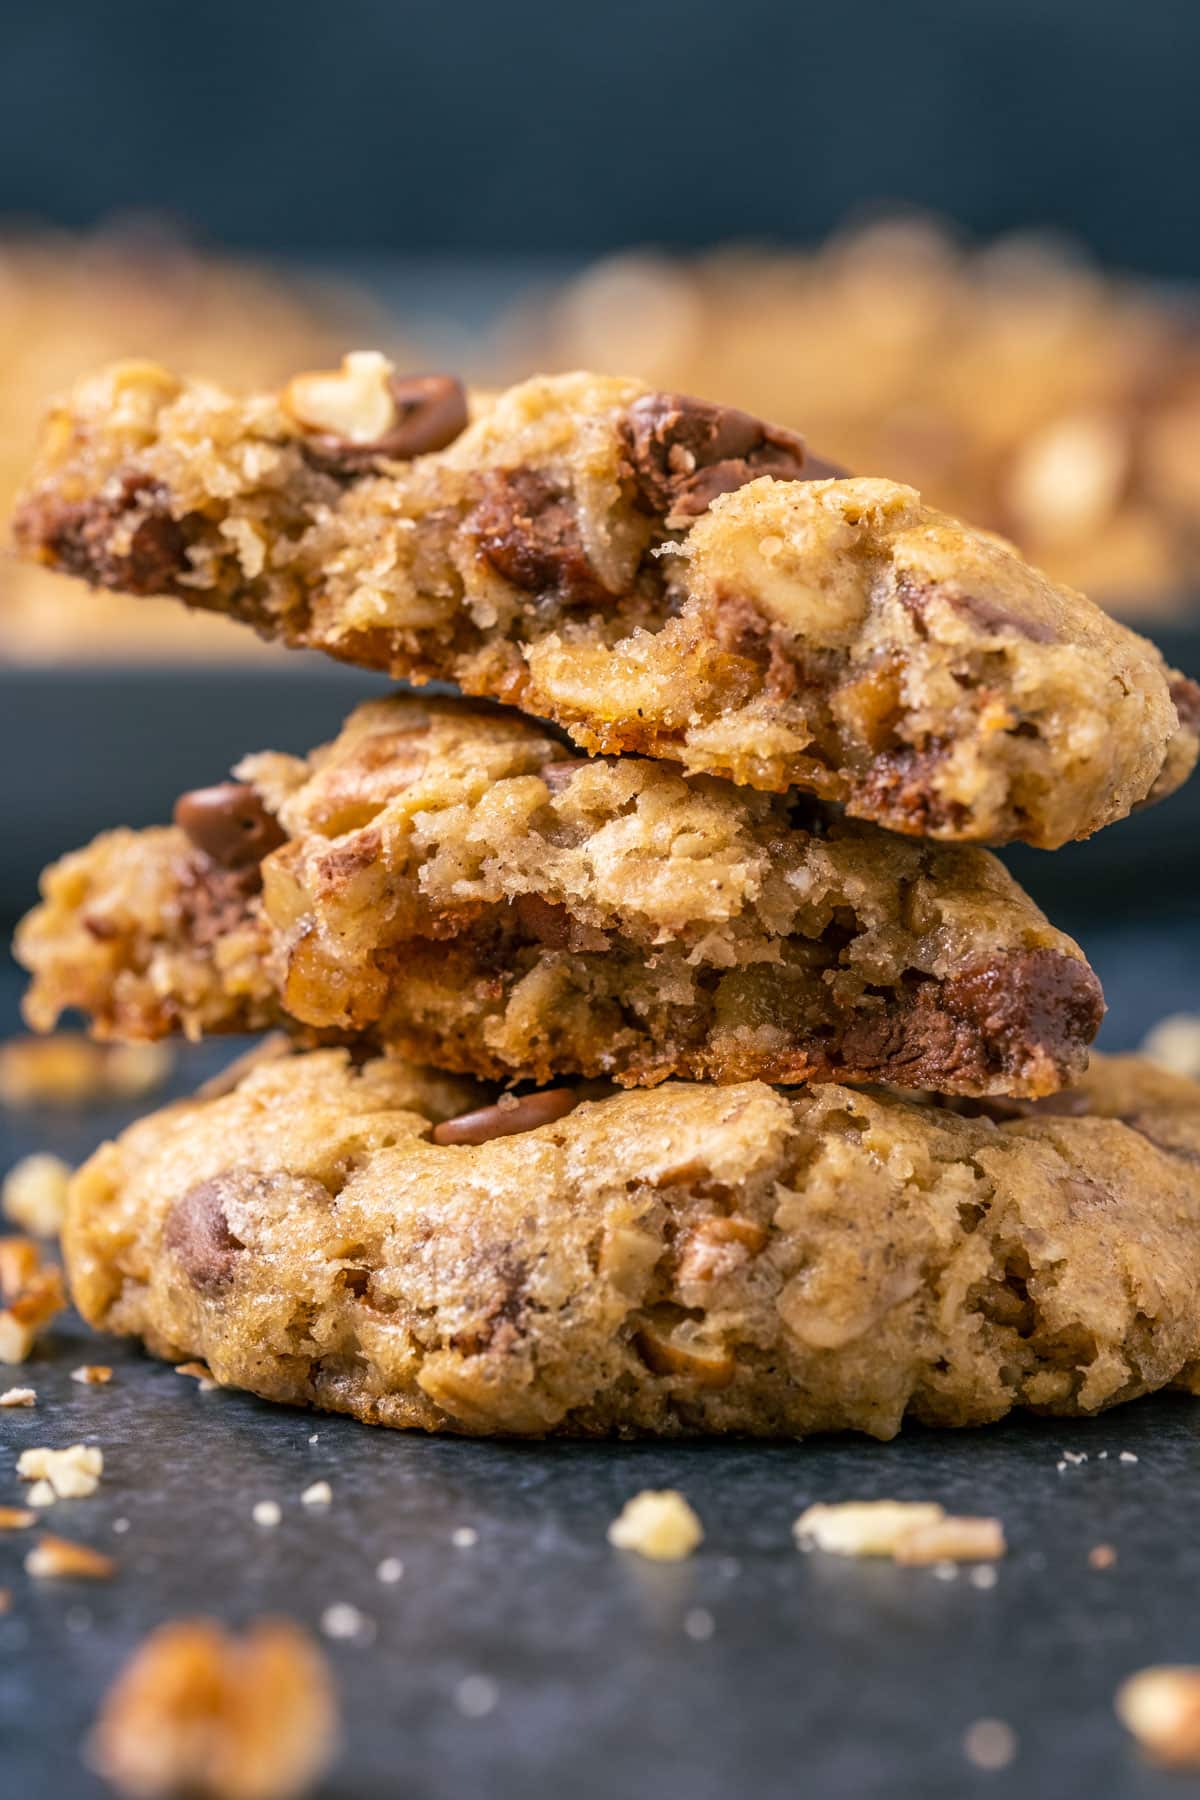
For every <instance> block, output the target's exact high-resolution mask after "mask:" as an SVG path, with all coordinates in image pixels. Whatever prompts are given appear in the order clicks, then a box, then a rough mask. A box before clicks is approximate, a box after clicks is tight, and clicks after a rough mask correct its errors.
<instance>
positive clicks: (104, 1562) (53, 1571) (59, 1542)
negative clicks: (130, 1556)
mask: <svg viewBox="0 0 1200 1800" xmlns="http://www.w3.org/2000/svg"><path fill="white" fill-rule="evenodd" d="M116 1568H117V1565H116V1563H115V1562H114V1561H113V1559H112V1557H111V1556H105V1555H104V1553H103V1551H101V1550H93V1549H91V1547H90V1546H89V1545H87V1544H76V1543H73V1542H72V1541H71V1539H70V1538H61V1537H54V1536H53V1534H52V1533H50V1532H47V1533H46V1534H45V1536H44V1537H40V1538H39V1539H38V1541H37V1543H36V1544H35V1546H34V1548H33V1549H32V1550H31V1551H30V1552H29V1555H28V1556H27V1557H26V1558H25V1571H26V1573H27V1574H29V1575H32V1576H34V1578H35V1579H36V1580H38V1581H44V1580H53V1579H55V1578H58V1577H61V1578H63V1579H69V1578H70V1577H72V1576H82V1577H83V1579H84V1580H86V1581H108V1580H109V1579H110V1577H111V1576H113V1575H114V1574H115V1573H116Z"/></svg>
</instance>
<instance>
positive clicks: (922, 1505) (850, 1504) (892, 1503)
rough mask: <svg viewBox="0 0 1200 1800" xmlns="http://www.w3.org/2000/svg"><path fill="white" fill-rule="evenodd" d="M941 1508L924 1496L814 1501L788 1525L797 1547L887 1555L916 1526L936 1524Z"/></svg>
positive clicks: (841, 1553)
mask: <svg viewBox="0 0 1200 1800" xmlns="http://www.w3.org/2000/svg"><path fill="white" fill-rule="evenodd" d="M945 1516H946V1512H945V1508H944V1507H941V1506H938V1505H937V1504H936V1503H935V1502H933V1501H926V1500H840V1501H837V1502H836V1503H833V1504H827V1503H825V1502H821V1501H818V1502H817V1503H816V1504H815V1505H813V1506H809V1507H806V1508H805V1510H804V1511H803V1512H802V1513H801V1514H800V1517H799V1518H798V1519H797V1520H796V1521H795V1523H794V1524H793V1526H792V1536H793V1537H794V1538H795V1540H796V1545H797V1548H798V1549H809V1548H811V1547H813V1546H814V1545H815V1547H816V1548H817V1549H818V1550H826V1551H828V1552H829V1553H830V1555H832V1556H891V1555H892V1554H893V1552H894V1551H895V1548H896V1545H897V1544H898V1543H899V1542H900V1540H901V1539H902V1538H903V1537H905V1536H906V1535H907V1534H908V1533H909V1532H912V1531H915V1530H916V1529H917V1528H918V1527H919V1526H927V1525H937V1524H939V1523H940V1522H941V1520H943V1519H944V1518H945Z"/></svg>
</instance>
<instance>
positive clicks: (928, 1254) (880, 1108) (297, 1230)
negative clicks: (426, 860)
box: [64, 1050, 1200, 1438]
mask: <svg viewBox="0 0 1200 1800" xmlns="http://www.w3.org/2000/svg"><path fill="white" fill-rule="evenodd" d="M988 1104H989V1107H990V1110H991V1112H992V1114H993V1115H995V1116H988V1115H987V1114H986V1113H984V1114H980V1113H978V1112H977V1113H976V1116H966V1115H965V1114H963V1113H960V1112H957V1111H954V1110H951V1109H949V1108H946V1107H944V1106H941V1105H938V1104H935V1103H933V1102H932V1101H930V1100H929V1099H921V1098H914V1097H911V1096H910V1097H904V1096H902V1095H899V1094H896V1093H894V1092H892V1093H889V1092H885V1091H875V1092H863V1091H858V1090H854V1089H850V1088H843V1087H832V1086H830V1087H824V1088H812V1089H799V1090H795V1091H792V1092H788V1091H786V1090H779V1089H775V1088H771V1087H768V1086H766V1085H765V1084H763V1083H761V1082H748V1083H744V1084H740V1085H737V1086H733V1087H726V1088H720V1087H714V1086H712V1085H707V1084H706V1085H689V1084H674V1083H672V1084H669V1085H666V1086H663V1087H660V1088H657V1089H654V1090H653V1091H651V1092H647V1091H645V1090H638V1091H635V1092H632V1093H624V1094H619V1095H615V1096H611V1097H608V1098H602V1099H596V1100H583V1101H582V1102H580V1103H578V1104H575V1096H574V1095H573V1094H572V1093H570V1092H563V1091H561V1090H559V1091H557V1092H556V1091H553V1090H550V1091H547V1090H542V1091H541V1092H539V1093H535V1094H533V1095H530V1096H528V1097H526V1098H524V1099H515V1098H513V1097H511V1096H509V1097H508V1098H507V1099H502V1100H500V1101H499V1102H498V1103H491V1104H489V1103H488V1102H487V1100H486V1098H485V1097H481V1096H480V1095H479V1094H478V1093H476V1092H472V1090H471V1089H470V1087H469V1085H467V1084H461V1083H458V1084H456V1083H455V1082H453V1081H452V1080H449V1079H447V1078H437V1077H431V1076H428V1075H422V1074H421V1073H420V1072H419V1071H415V1070H414V1069H413V1068H412V1067H411V1066H410V1065H408V1064H406V1063H404V1062H401V1061H399V1060H396V1059H378V1060H375V1061H369V1062H366V1063H365V1064H362V1065H356V1064H355V1063H354V1062H352V1060H351V1059H350V1057H349V1055H348V1053H347V1052H346V1051H344V1050H325V1051H315V1052H311V1053H309V1054H307V1055H301V1056H297V1057H294V1058H291V1059H287V1060H284V1061H275V1062H271V1063H266V1064H263V1065H261V1066H259V1067H256V1068H252V1069H251V1070H250V1072H249V1073H248V1074H245V1075H244V1076H243V1077H242V1079H241V1081H240V1084H239V1085H238V1086H237V1087H236V1088H235V1089H234V1090H233V1091H232V1092H230V1093H228V1094H227V1095H226V1096H225V1097H223V1098H219V1099H210V1100H197V1101H191V1102H184V1103H182V1104H179V1105H176V1106H173V1107H169V1108H167V1109H166V1110H165V1111H163V1112H160V1113H157V1114H155V1115H153V1116H152V1117H150V1118H147V1119H144V1120H142V1121H141V1122H140V1123H139V1124H136V1125H134V1126H132V1127H131V1128H130V1129H129V1130H128V1131H127V1132H125V1133H124V1135H123V1136H122V1137H121V1138H120V1139H119V1140H118V1141H117V1142H116V1143H112V1144H106V1145H105V1146H103V1147H102V1148H101V1149H100V1150H99V1151H98V1152H97V1153H96V1155H95V1156H93V1157H92V1159H91V1161H90V1162H88V1163H87V1164H86V1165H85V1166H84V1167H83V1169H82V1170H81V1171H80V1172H79V1173H78V1174H77V1176H76V1177H75V1179H74V1181H73V1184H72V1187H71V1192H70V1197H69V1201H68V1212H67V1222H66V1229H65V1236H64V1249H65V1253H66V1259H67V1265H68V1270H69V1274H70V1279H71V1283H72V1288H73V1292H74V1295H75V1299H76V1301H77V1303H78V1305H79V1307H80V1309H81V1311H82V1312H83V1313H84V1315H85V1317H86V1318H87V1319H88V1320H89V1321H90V1322H91V1323H92V1324H94V1325H97V1326H99V1327H101V1328H103V1329H105V1330H108V1331H112V1332H118V1333H126V1334H131V1335H133V1336H137V1337H141V1338H143V1339H144V1340H145V1342H146V1344H147V1345H148V1346H149V1348H150V1349H151V1350H153V1351H154V1352H155V1353H156V1354H158V1355H160V1356H165V1357H167V1358H170V1359H171V1360H173V1361H176V1362H178V1361H180V1360H183V1359H185V1358H193V1357H198V1358H203V1359H204V1361H205V1362H206V1363H207V1364H208V1366H209V1368H210V1369H211V1370H212V1371H213V1374H214V1375H215V1376H216V1378H217V1379H218V1380H219V1381H221V1382H223V1383H225V1384H226V1385H228V1386H231V1387H243V1388H248V1389H250V1390H251V1391H252V1392H253V1393H256V1394H260V1395H262V1396H263V1397H264V1398H267V1399H273V1400H281V1401H287V1402H292V1403H297V1404H306V1405H313V1406H318V1407H323V1408H326V1409H328V1410H332V1411H336V1412H347V1413H351V1414H353V1415H354V1416H355V1417H357V1418H359V1419H363V1420H366V1421H368V1422H370V1423H375V1424H384V1425H393V1426H417V1427H422V1428H424V1429H426V1430H430V1431H434V1430H445V1431H457V1432H468V1433H480V1434H483V1433H517V1434H524V1435H530V1436H541V1435H543V1434H546V1433H552V1432H555V1433H557V1432H562V1433H571V1434H582V1435H592V1434H601V1433H611V1432H624V1433H643V1432H645V1433H657V1434H661V1435H664V1436H673V1435H681V1434H691V1433H705V1432H751V1433H755V1434H758V1435H764V1436H789V1437H795V1436H798V1435H801V1434H805V1433H808V1432H815V1431H832V1430H842V1429H854V1430H859V1431H865V1432H869V1433H871V1434H872V1435H874V1436H875V1437H879V1438H888V1437H891V1436H892V1435H893V1434H894V1433H895V1432H896V1431H897V1430H898V1429H899V1428H900V1426H901V1424H902V1422H903V1421H904V1420H905V1419H914V1420H919V1421H921V1422H923V1423H925V1424H929V1425H976V1424H982V1423H984V1422H985V1421H988V1420H993V1419H998V1418H1001V1417H1002V1416H1003V1415H1004V1414H1005V1413H1007V1412H1008V1411H1009V1410H1010V1409H1011V1408H1013V1407H1029V1408H1033V1409H1036V1410H1038V1411H1042V1412H1050V1413H1055V1414H1063V1415H1067V1414H1078V1413H1094V1412H1096V1411H1098V1410H1099V1409H1100V1408H1102V1407H1107V1406H1111V1405H1114V1404H1115V1403H1116V1402H1118V1401H1123V1400H1129V1399H1132V1398H1134V1396H1136V1395H1139V1394H1144V1393H1148V1392H1150V1391H1151V1390H1153V1389H1155V1388H1160V1387H1163V1386H1166V1385H1168V1384H1170V1383H1173V1382H1180V1383H1183V1384H1185V1385H1186V1384H1189V1383H1192V1382H1194V1381H1195V1379H1196V1376H1197V1373H1198V1371H1200V1365H1198V1364H1197V1358H1198V1357H1200V1312H1198V1310H1197V1307H1196V1303H1195V1296H1196V1286H1197V1281H1198V1279H1200V1087H1197V1086H1196V1085H1195V1084H1194V1083H1192V1082H1189V1081H1186V1080H1184V1079H1182V1078H1181V1077H1178V1076H1173V1075H1168V1074H1166V1073H1164V1072H1162V1071H1159V1070H1156V1069H1154V1068H1152V1067H1151V1066H1150V1065H1148V1064H1146V1063H1144V1062H1142V1061H1140V1060H1138V1059H1136V1058H1118V1059H1105V1058H1097V1059H1096V1062H1095V1064H1094V1066H1093V1068H1092V1069H1091V1071H1090V1072H1089V1074H1088V1076H1087V1077H1086V1079H1085V1081H1084V1083H1083V1084H1082V1086H1081V1088H1080V1089H1079V1090H1078V1091H1077V1092H1075V1093H1073V1094H1071V1095H1070V1096H1064V1097H1061V1098H1060V1099H1059V1100H1058V1101H1057V1102H1056V1103H1049V1102H1043V1103H1042V1106H1041V1107H1040V1108H1039V1107H1036V1106H1029V1107H1026V1108H1025V1109H1023V1110H1022V1109H1020V1108H1009V1107H1004V1106H1001V1107H996V1106H995V1105H994V1103H988ZM464 1108H466V1109H467V1111H466V1114H465V1116H457V1117H456V1116H455V1115H456V1114H459V1115H461V1113H462V1109H464ZM1014 1111H1015V1112H1016V1116H1013V1113H1014Z"/></svg>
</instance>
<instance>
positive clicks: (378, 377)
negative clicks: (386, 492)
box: [282, 350, 396, 444]
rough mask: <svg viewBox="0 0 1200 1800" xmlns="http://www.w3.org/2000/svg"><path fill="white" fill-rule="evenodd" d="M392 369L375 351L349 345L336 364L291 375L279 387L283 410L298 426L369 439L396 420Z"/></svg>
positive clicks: (382, 434)
mask: <svg viewBox="0 0 1200 1800" xmlns="http://www.w3.org/2000/svg"><path fill="white" fill-rule="evenodd" d="M395 372H396V369H395V364H394V363H390V362H389V361H388V359H387V357H386V356H381V355H380V353H379V351H378V350H351V351H350V353H349V355H347V356H344V357H343V358H342V366H341V368H340V369H324V370H319V371H314V372H313V373H312V374H308V375H294V376H293V377H292V379H291V381H289V382H288V385H287V387H286V388H285V389H284V391H283V398H282V403H283V409H284V411H285V412H286V413H289V414H290V415H291V417H292V419H293V420H294V421H295V423H296V424H297V425H299V426H300V428H301V429H302V430H303V431H325V432H328V433H329V435H330V436H331V437H336V438H340V439H341V440H342V441H343V442H344V443H348V444H374V443H377V442H378V441H379V439H380V438H383V437H386V436H387V434H388V432H389V431H390V430H391V429H392V427H393V425H394V424H395V423H396V402H395V400H394V399H393V397H392V387H391V378H392V376H393V375H394V374H395Z"/></svg>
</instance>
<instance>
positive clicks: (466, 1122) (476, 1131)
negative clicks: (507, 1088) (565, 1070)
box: [432, 1088, 579, 1144]
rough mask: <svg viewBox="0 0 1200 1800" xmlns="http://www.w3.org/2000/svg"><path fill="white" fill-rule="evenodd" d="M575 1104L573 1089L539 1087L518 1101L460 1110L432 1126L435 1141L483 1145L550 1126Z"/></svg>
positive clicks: (576, 1098) (571, 1109)
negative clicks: (457, 1114)
mask: <svg viewBox="0 0 1200 1800" xmlns="http://www.w3.org/2000/svg"><path fill="white" fill-rule="evenodd" d="M578 1105H579V1096H578V1094H576V1092H575V1090H574V1088H542V1089H540V1090H539V1091H538V1092H537V1093H536V1094H524V1095H523V1096H522V1097H521V1098H520V1099H519V1100H509V1101H508V1102H505V1101H501V1102H499V1104H498V1105H496V1106H483V1107H480V1109H479V1110H478V1112H469V1113H461V1114H460V1115H459V1117H458V1118H457V1119H446V1120H444V1121H443V1123H442V1124H441V1125H435V1126H434V1128H433V1133H432V1137H433V1142H434V1143H435V1144H487V1143H490V1141H491V1140H492V1138H499V1137H513V1136H515V1135H516V1134H517V1133H518V1132H521V1131H535V1130H536V1129H537V1127H538V1126H539V1125H550V1124H552V1123H553V1122H554V1120H555V1119H564V1118H566V1116H567V1114H568V1113H569V1112H573V1111H574V1109H575V1108H576V1107H577V1106H578Z"/></svg>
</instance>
